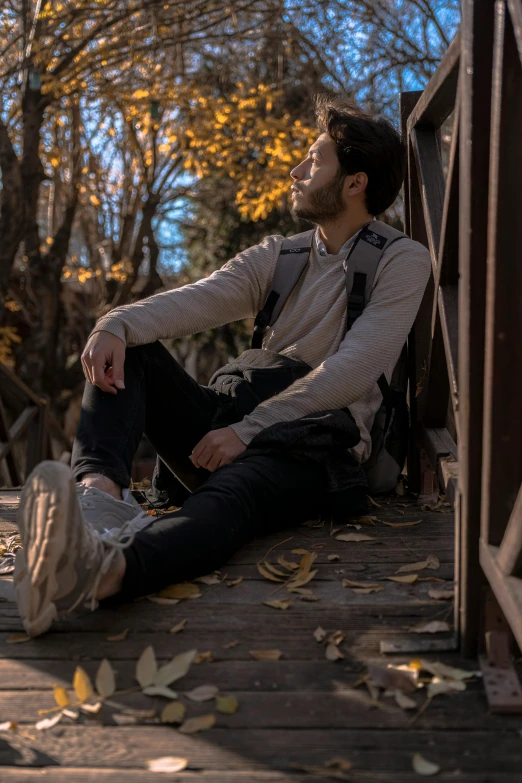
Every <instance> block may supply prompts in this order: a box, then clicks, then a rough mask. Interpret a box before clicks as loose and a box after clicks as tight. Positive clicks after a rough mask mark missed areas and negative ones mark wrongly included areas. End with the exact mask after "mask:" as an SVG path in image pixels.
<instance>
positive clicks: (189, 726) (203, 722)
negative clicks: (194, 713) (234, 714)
mask: <svg viewBox="0 0 522 783" xmlns="http://www.w3.org/2000/svg"><path fill="white" fill-rule="evenodd" d="M215 725H216V716H215V715H212V714H210V715H200V716H199V717H198V718H189V719H188V720H186V721H185V723H184V724H183V726H180V727H179V731H180V733H181V734H195V733H196V732H198V731H205V730H206V729H211V728H212V727H213V726H215Z"/></svg>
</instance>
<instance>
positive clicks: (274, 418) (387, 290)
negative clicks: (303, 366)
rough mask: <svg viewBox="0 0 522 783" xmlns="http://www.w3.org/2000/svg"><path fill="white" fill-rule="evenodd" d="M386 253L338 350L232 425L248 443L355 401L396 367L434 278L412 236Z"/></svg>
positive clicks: (425, 255)
mask: <svg viewBox="0 0 522 783" xmlns="http://www.w3.org/2000/svg"><path fill="white" fill-rule="evenodd" d="M401 246H402V247H401ZM386 253H387V255H388V254H389V257H388V258H387V259H386V258H385V259H383V260H385V261H386V262H385V263H384V264H382V266H381V269H380V271H378V277H377V278H376V281H375V285H374V288H373V291H372V293H371V296H370V299H369V302H368V304H367V305H366V307H365V308H364V311H363V313H362V315H361V316H360V317H359V318H358V319H357V321H356V322H355V324H354V325H353V327H352V329H351V330H350V331H349V332H348V333H347V334H346V336H345V338H344V339H343V341H342V342H341V344H340V346H339V349H338V351H337V352H336V353H334V354H332V355H331V356H329V357H328V358H327V359H325V361H323V362H322V363H321V364H320V365H319V366H318V367H316V368H315V369H314V370H312V371H311V372H310V373H308V375H306V376H305V377H304V378H301V379H299V380H297V381H295V382H294V383H293V384H292V385H291V386H289V387H288V388H287V389H285V390H284V391H283V392H281V393H280V394H278V395H275V396H274V397H271V398H270V399H268V400H265V401H264V402H262V403H261V404H260V405H258V406H257V407H256V409H255V410H254V411H253V412H252V413H251V414H250V415H248V416H245V417H244V418H243V420H242V421H241V422H239V423H238V424H233V425H232V429H233V430H234V431H235V432H236V434H237V435H238V437H239V438H240V439H241V440H242V441H243V442H244V443H245V444H248V443H249V442H250V441H251V440H252V438H253V437H254V436H255V435H256V434H257V433H258V432H260V431H261V430H262V429H264V428H265V427H269V426H271V425H272V424H276V423H277V422H280V421H291V420H293V419H298V418H300V417H301V416H306V415H307V414H309V413H314V412H316V411H321V410H329V409H334V408H344V407H346V406H349V405H352V404H353V403H355V402H356V401H358V400H361V399H362V398H364V397H365V396H366V395H368V394H369V393H370V392H371V391H372V389H373V387H374V385H375V384H376V382H377V379H378V378H379V377H380V376H381V374H382V373H388V374H389V373H390V372H391V371H392V370H393V366H394V364H395V362H396V361H397V359H398V357H399V354H400V352H401V350H402V346H403V345H404V343H405V341H406V338H407V336H408V333H409V331H410V329H411V327H412V325H413V322H414V320H415V316H416V314H417V311H418V309H419V306H420V303H421V300H422V296H423V293H424V290H425V288H426V284H427V282H428V279H429V276H430V257H429V253H428V251H427V250H426V249H425V248H423V247H422V246H421V245H420V244H418V243H412V242H411V241H409V240H408V245H405V241H404V240H397V241H396V242H394V243H393V244H392V245H391V246H390V248H389V250H388V251H386Z"/></svg>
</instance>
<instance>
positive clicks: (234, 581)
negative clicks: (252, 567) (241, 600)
mask: <svg viewBox="0 0 522 783" xmlns="http://www.w3.org/2000/svg"><path fill="white" fill-rule="evenodd" d="M244 578H245V577H244V576H238V578H237V579H232V580H231V581H230V582H227V587H235V586H236V585H240V584H241V582H242V581H243V579H244Z"/></svg>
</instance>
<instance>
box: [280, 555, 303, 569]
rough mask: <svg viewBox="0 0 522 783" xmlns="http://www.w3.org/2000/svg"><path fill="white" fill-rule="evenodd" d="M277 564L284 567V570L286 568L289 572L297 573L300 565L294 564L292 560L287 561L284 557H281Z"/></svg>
mask: <svg viewBox="0 0 522 783" xmlns="http://www.w3.org/2000/svg"><path fill="white" fill-rule="evenodd" d="M277 562H278V563H279V565H280V566H283V568H286V569H287V570H288V571H296V570H297V569H298V568H299V563H294V562H293V561H292V560H287V559H286V557H285V556H284V555H279V557H278V558H277Z"/></svg>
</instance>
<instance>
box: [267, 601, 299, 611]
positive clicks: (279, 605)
mask: <svg viewBox="0 0 522 783" xmlns="http://www.w3.org/2000/svg"><path fill="white" fill-rule="evenodd" d="M262 603H263V604H264V605H265V606H270V607H272V609H289V608H290V607H291V606H292V602H291V601H262Z"/></svg>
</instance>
